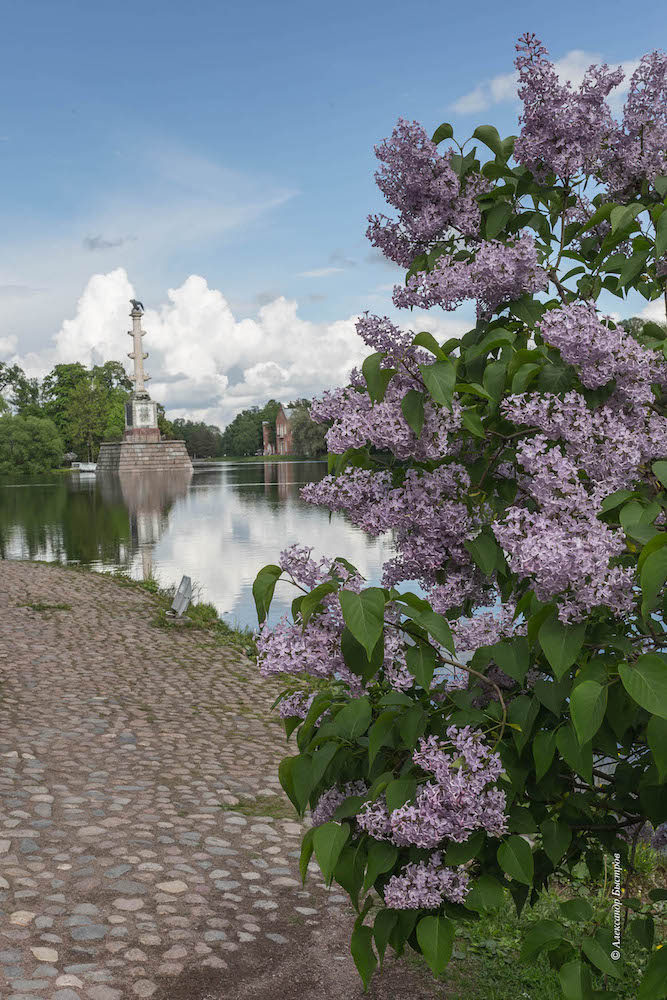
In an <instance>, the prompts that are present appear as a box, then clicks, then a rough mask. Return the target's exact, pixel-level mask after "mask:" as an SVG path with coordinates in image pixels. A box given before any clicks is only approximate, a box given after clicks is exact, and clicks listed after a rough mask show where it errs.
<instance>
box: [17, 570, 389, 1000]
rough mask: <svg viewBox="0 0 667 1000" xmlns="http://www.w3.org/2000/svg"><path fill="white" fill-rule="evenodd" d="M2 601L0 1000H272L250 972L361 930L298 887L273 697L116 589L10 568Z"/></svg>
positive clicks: (240, 663)
mask: <svg viewBox="0 0 667 1000" xmlns="http://www.w3.org/2000/svg"><path fill="white" fill-rule="evenodd" d="M0 584H1V586H0V605H1V607H0V678H1V680H2V683H1V686H0V984H1V985H0V995H1V996H2V997H3V998H5V997H6V998H7V1000H35V998H37V997H41V998H44V1000H51V998H53V1000H126V998H127V1000H134V998H135V997H151V996H153V997H154V998H155V1000H163V998H164V1000H166V998H171V997H183V998H192V1000H199V998H202V997H204V996H208V995H211V996H215V997H216V998H217V997H221V998H222V997H224V998H225V1000H227V998H232V997H236V996H237V995H238V996H241V995H243V996H246V995H247V996H257V995H259V994H258V993H255V992H253V991H252V990H250V991H249V992H248V991H247V989H246V986H244V982H246V983H247V977H248V974H249V972H250V973H252V970H253V969H255V970H256V973H257V976H258V977H260V978H261V977H262V976H263V977H264V978H265V979H266V977H267V975H268V976H269V978H270V970H271V968H272V966H273V964H274V963H275V964H276V967H277V966H278V965H279V963H280V962H281V961H282V959H283V957H284V955H285V954H286V953H287V952H288V951H290V952H291V954H292V955H294V954H295V953H296V954H297V955H298V953H299V948H301V947H303V946H304V944H305V942H306V940H310V937H312V935H313V934H315V935H317V934H318V933H319V934H320V935H321V926H322V918H323V916H324V915H326V918H327V919H328V920H330V921H332V926H333V925H334V924H335V923H336V918H337V914H338V917H339V920H340V917H341V915H343V914H344V915H345V916H347V914H348V912H349V911H348V909H347V906H348V904H347V902H346V899H345V897H343V896H342V895H338V894H337V893H336V891H335V887H334V889H332V890H326V889H325V888H324V887H323V885H322V881H321V877H319V878H318V875H319V872H318V873H317V875H316V874H315V871H314V872H313V876H312V877H311V878H310V879H309V881H308V883H307V888H306V889H303V888H302V886H301V882H300V879H299V876H298V861H297V859H298V852H299V844H300V837H301V835H302V833H303V827H302V826H301V825H300V824H298V823H295V822H294V820H293V818H290V814H289V804H288V803H287V802H286V800H285V799H284V797H283V795H282V791H281V789H280V786H279V783H278V780H277V777H276V769H277V768H276V765H277V761H278V760H279V759H280V757H281V756H284V754H285V741H284V736H283V733H282V729H281V728H280V727H279V725H278V723H277V722H270V721H267V720H268V708H269V706H270V704H271V702H272V701H273V699H274V697H275V692H276V690H277V689H276V688H275V686H272V685H271V684H267V683H266V682H264V681H261V680H260V679H259V677H258V675H257V673H256V668H255V667H254V665H252V664H251V663H249V662H248V661H247V660H245V659H243V658H242V657H241V656H240V655H239V654H237V653H236V652H235V651H233V650H227V649H223V648H221V647H220V646H217V645H215V644H214V643H213V640H212V639H211V638H210V637H209V636H207V635H206V633H202V632H197V631H186V630H182V629H178V628H177V627H175V628H169V629H160V628H156V627H154V626H153V625H152V624H151V621H152V619H153V618H154V615H155V611H154V607H153V603H152V599H151V598H150V596H148V595H147V594H145V593H144V592H142V591H138V590H136V589H133V588H128V587H121V586H120V585H119V584H118V583H117V582H116V581H114V580H111V579H108V578H105V577H104V576H102V575H95V574H92V573H78V572H72V571H71V570H63V569H60V568H57V567H54V566H43V565H35V564H27V563H12V562H0ZM61 603H62V604H66V605H70V609H69V610H68V609H61V610H54V609H50V610H49V609H42V610H36V609H34V608H31V607H28V606H26V605H30V604H32V605H37V606H39V605H40V604H42V605H45V604H48V605H53V604H61ZM221 806H222V808H221ZM311 868H314V866H311ZM341 922H342V921H341ZM318 928H320V930H318ZM349 929H350V928H349V923H346V928H345V933H346V936H347V935H349ZM324 938H325V939H326V934H325V935H324ZM348 939H349V938H348ZM341 940H343V939H342V938H341ZM345 945H347V940H346V941H345ZM319 947H320V948H321V947H322V945H321V944H320V945H319ZM335 950H336V949H335V948H334V952H335ZM338 950H339V951H341V949H340V948H339V949H338ZM330 957H331V958H332V959H338V960H339V962H340V965H339V966H338V968H339V969H341V972H342V968H343V966H345V968H346V969H347V968H348V966H350V965H351V962H350V960H349V951H348V952H347V955H346V954H345V952H344V951H342V952H341V953H340V954H332V955H331V956H330ZM331 964H332V965H335V963H334V962H332V963H331ZM353 972H354V970H353V969H352V973H353ZM347 974H348V973H346V975H347ZM244 977H245V979H244ZM349 983H350V986H349V989H347V988H346V990H345V995H346V996H348V997H350V996H352V995H354V996H358V995H361V992H360V990H359V989H358V981H357V980H356V977H355V978H354V979H349ZM237 990H238V993H237V992H236V991H237ZM306 992H307V991H300V992H299V995H300V996H305V995H306ZM325 994H326V995H329V994H328V992H327V991H326V990H324V991H323V992H322V994H321V995H325ZM262 995H264V994H262ZM266 995H272V994H271V993H267V994H266ZM290 995H291V994H290ZM309 995H310V994H309ZM313 995H318V996H319V995H320V994H318V993H317V992H315V993H314V994H313ZM396 995H397V994H396Z"/></svg>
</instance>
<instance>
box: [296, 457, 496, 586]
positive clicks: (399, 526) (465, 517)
mask: <svg viewBox="0 0 667 1000" xmlns="http://www.w3.org/2000/svg"><path fill="white" fill-rule="evenodd" d="M469 487H470V478H469V476H468V474H467V472H466V471H465V469H464V468H463V466H461V465H458V464H456V463H452V464H450V465H441V466H440V467H439V468H437V469H435V470H434V471H433V472H426V471H422V470H417V469H408V471H407V472H406V474H405V479H404V482H403V483H402V485H401V486H397V487H393V488H392V487H391V480H390V477H389V475H388V473H383V472H380V473H375V472H371V471H369V470H366V469H351V470H349V471H346V472H345V473H343V474H342V475H340V476H337V477H333V476H326V477H325V478H324V479H322V480H321V481H320V482H319V483H312V484H309V485H308V486H305V487H304V488H303V490H302V491H301V495H302V497H303V498H304V499H305V500H307V501H308V502H309V503H314V504H322V505H324V506H326V507H328V508H329V509H330V510H338V511H343V512H344V513H346V514H347V515H348V516H349V517H350V518H351V519H352V520H353V521H354V523H355V524H357V525H358V526H359V527H360V528H363V530H364V531H367V532H368V533H369V534H372V535H380V534H382V533H384V532H387V531H393V532H394V541H395V546H396V549H397V551H398V555H397V556H395V557H394V558H393V559H390V560H389V561H388V562H387V563H385V567H384V577H383V580H384V583H385V586H392V585H393V584H395V583H398V582H401V581H403V580H420V581H423V582H424V584H425V585H426V586H428V585H434V584H435V583H436V577H435V574H436V573H437V571H438V570H439V569H441V568H442V566H443V565H444V564H445V563H446V562H447V561H451V562H452V563H453V564H454V566H455V567H462V566H468V565H469V564H470V562H471V560H470V556H469V554H468V552H467V551H466V549H465V548H464V546H463V542H464V541H465V539H466V538H468V537H473V535H475V534H476V529H475V525H474V522H473V520H472V518H471V516H470V514H469V513H468V508H467V506H466V504H465V503H464V502H463V501H462V500H461V499H460V497H462V496H464V495H465V493H466V491H467V490H468V489H469Z"/></svg>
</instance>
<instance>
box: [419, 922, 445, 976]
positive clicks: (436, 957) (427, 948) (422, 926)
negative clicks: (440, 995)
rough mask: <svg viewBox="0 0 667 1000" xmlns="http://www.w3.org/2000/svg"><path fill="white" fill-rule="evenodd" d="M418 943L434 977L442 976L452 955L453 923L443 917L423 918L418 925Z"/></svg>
mask: <svg viewBox="0 0 667 1000" xmlns="http://www.w3.org/2000/svg"><path fill="white" fill-rule="evenodd" d="M417 941H418V943H419V947H420V948H421V952H422V955H423V956H424V958H425V959H426V961H427V963H428V966H429V968H430V969H431V972H432V973H433V975H434V976H440V975H442V973H443V972H444V971H445V969H446V968H447V963H448V962H449V959H450V958H451V955H452V946H453V943H454V924H453V923H452V921H451V920H449V919H448V918H447V917H443V916H438V917H422V919H421V920H420V921H419V923H418V924H417Z"/></svg>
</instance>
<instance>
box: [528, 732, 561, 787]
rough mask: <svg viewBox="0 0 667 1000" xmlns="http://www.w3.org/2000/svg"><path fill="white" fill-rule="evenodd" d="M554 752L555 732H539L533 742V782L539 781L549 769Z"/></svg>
mask: <svg viewBox="0 0 667 1000" xmlns="http://www.w3.org/2000/svg"><path fill="white" fill-rule="evenodd" d="M555 752H556V732H555V730H553V729H551V730H549V731H547V730H544V729H542V730H540V732H539V733H536V734H535V739H534V740H533V759H534V761H535V780H536V781H538V782H539V781H541V780H542V778H543V777H544V775H545V774H546V773H547V771H548V770H549V768H550V767H551V762H552V761H553V759H554V754H555Z"/></svg>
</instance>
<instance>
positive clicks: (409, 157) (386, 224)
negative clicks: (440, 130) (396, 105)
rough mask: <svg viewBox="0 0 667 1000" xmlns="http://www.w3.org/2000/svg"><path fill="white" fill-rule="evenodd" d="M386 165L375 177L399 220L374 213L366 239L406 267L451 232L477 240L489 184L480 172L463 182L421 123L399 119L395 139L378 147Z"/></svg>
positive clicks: (445, 154)
mask: <svg viewBox="0 0 667 1000" xmlns="http://www.w3.org/2000/svg"><path fill="white" fill-rule="evenodd" d="M375 155H376V156H377V158H378V159H379V160H380V161H382V164H383V165H382V167H381V168H380V170H379V171H378V172H377V173H376V175H375V179H376V182H377V185H378V187H379V188H380V190H381V191H382V193H383V195H384V196H385V198H386V200H387V201H388V203H389V204H390V205H392V206H393V207H394V208H396V209H397V210H398V220H396V221H395V220H392V219H390V218H388V217H387V216H385V215H383V214H380V215H370V216H369V217H368V221H369V226H368V229H367V231H366V236H367V237H368V239H369V240H370V242H371V243H372V244H373V246H376V247H378V248H379V249H380V250H381V251H382V253H383V254H384V255H385V256H386V257H389V258H390V259H391V260H393V261H395V263H397V264H400V265H401V266H402V267H409V266H410V264H411V263H412V261H413V259H414V257H415V255H416V254H418V253H420V252H421V251H422V250H424V249H428V248H429V247H430V246H431V245H432V244H433V243H434V242H435V241H437V240H438V239H442V238H443V237H444V236H445V235H447V234H448V233H450V232H451V231H452V230H454V231H458V232H460V233H464V234H466V235H469V236H472V235H475V234H477V233H478V232H479V226H480V217H481V216H480V209H479V205H478V203H477V201H476V198H477V196H478V195H480V194H482V193H484V192H485V191H488V190H489V189H490V187H491V185H490V184H489V182H488V181H487V180H486V178H485V177H483V176H482V175H480V174H476V175H472V176H471V177H469V178H467V179H466V180H464V181H463V182H461V181H460V180H459V178H458V176H457V175H456V173H455V172H454V170H453V169H452V166H451V162H450V161H451V155H452V151H451V150H448V151H447V152H445V153H444V154H442V155H441V154H440V153H439V152H438V149H437V147H436V146H435V144H434V143H433V142H432V141H431V140H430V138H429V137H428V135H427V134H426V132H425V131H424V129H423V127H422V126H421V125H420V124H419V123H418V122H408V121H406V120H405V119H403V118H399V120H398V123H397V125H396V127H395V128H394V131H393V132H392V135H391V138H390V139H386V140H385V141H384V142H382V143H380V144H379V145H377V146H376V147H375Z"/></svg>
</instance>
